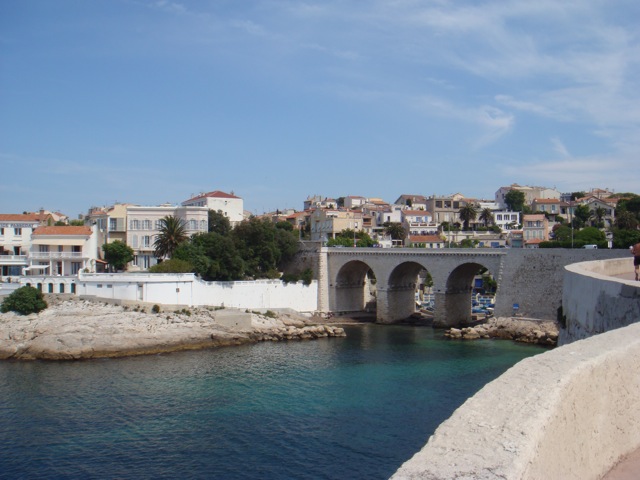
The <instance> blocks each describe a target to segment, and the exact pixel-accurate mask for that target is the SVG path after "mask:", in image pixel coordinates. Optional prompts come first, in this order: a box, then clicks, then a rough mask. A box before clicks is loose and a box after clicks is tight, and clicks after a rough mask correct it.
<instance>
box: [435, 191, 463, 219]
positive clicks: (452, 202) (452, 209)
mask: <svg viewBox="0 0 640 480" xmlns="http://www.w3.org/2000/svg"><path fill="white" fill-rule="evenodd" d="M466 204H467V201H466V200H465V197H464V195H462V194H460V193H456V194H454V195H450V196H437V195H432V196H430V197H428V198H427V200H426V208H425V210H427V211H429V212H430V213H431V217H432V218H433V221H434V222H436V223H437V224H438V225H439V224H441V223H442V222H448V223H455V222H459V221H460V214H459V212H460V209H461V208H462V207H464V206H465V205H466Z"/></svg>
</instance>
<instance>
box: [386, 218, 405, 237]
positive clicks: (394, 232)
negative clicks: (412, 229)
mask: <svg viewBox="0 0 640 480" xmlns="http://www.w3.org/2000/svg"><path fill="white" fill-rule="evenodd" d="M382 226H383V227H384V233H385V234H386V235H389V236H390V237H391V239H392V240H404V238H405V237H406V236H407V232H406V230H405V229H404V227H403V226H402V224H401V223H399V222H385V223H383V224H382Z"/></svg>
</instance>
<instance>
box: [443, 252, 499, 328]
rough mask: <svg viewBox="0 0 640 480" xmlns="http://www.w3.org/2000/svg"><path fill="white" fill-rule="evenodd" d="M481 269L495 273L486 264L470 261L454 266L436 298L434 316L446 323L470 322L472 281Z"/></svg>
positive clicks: (461, 323)
mask: <svg viewBox="0 0 640 480" xmlns="http://www.w3.org/2000/svg"><path fill="white" fill-rule="evenodd" d="M482 270H487V271H488V272H489V274H491V275H493V276H495V274H496V273H495V272H491V271H490V270H489V269H488V268H487V266H486V265H483V264H481V263H478V262H475V261H471V262H465V263H462V264H460V265H458V266H456V267H455V268H454V269H453V270H452V271H451V273H450V274H449V276H448V277H447V280H446V284H445V289H444V292H443V294H441V295H439V296H437V298H436V312H437V313H436V316H438V318H442V319H445V324H446V325H465V324H469V323H471V321H472V311H471V306H472V298H471V297H472V293H473V282H474V278H475V277H476V275H478V274H479V272H481V271H482Z"/></svg>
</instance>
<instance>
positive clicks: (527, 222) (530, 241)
mask: <svg viewBox="0 0 640 480" xmlns="http://www.w3.org/2000/svg"><path fill="white" fill-rule="evenodd" d="M522 236H523V240H524V244H525V247H527V248H537V246H538V244H539V243H540V242H544V241H548V240H549V220H547V217H545V216H544V215H543V214H531V215H524V216H523V218H522Z"/></svg>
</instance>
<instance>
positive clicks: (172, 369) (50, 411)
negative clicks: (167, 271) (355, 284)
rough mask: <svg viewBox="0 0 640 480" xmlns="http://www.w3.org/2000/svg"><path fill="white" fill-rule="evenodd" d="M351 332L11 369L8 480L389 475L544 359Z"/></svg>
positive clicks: (374, 330) (490, 347) (427, 338)
mask: <svg viewBox="0 0 640 480" xmlns="http://www.w3.org/2000/svg"><path fill="white" fill-rule="evenodd" d="M345 330H346V332H347V336H346V337H345V338H325V339H320V340H313V341H290V342H268V343H257V344H252V345H244V346H235V347H225V348H218V349H210V350H200V351H188V352H178V353H171V354H163V355H153V356H139V357H128V358H118V359H101V360H85V361H71V362H44V361H33V362H17V361H4V362H0V478H2V479H5V478H6V479H83V480H84V479H174V478H180V479H184V478H187V479H189V478H193V479H225V480H227V479H386V478H389V477H390V476H391V475H392V474H393V473H394V472H395V471H396V470H397V469H398V468H399V467H400V465H401V464H402V463H403V462H405V461H406V460H408V459H409V458H410V457H411V456H412V455H413V454H414V453H416V452H417V451H418V450H420V449H421V448H422V447H423V446H424V444H425V443H426V442H427V439H428V438H429V436H430V435H431V434H432V433H433V432H434V431H435V429H436V428H437V426H438V425H439V424H440V423H441V422H443V421H444V420H446V419H447V418H448V417H449V416H450V415H451V414H452V413H453V411H454V410H455V409H456V408H458V407H459V406H460V405H461V404H462V403H463V402H464V401H465V400H466V399H467V398H468V397H470V396H472V395H473V394H474V393H475V392H477V391H478V390H479V389H480V388H482V387H483V386H484V385H485V384H487V383H488V382H490V381H491V380H493V379H495V378H496V377H498V376H499V375H500V374H502V373H503V372H504V371H506V370H507V369H508V368H510V367H511V366H513V365H514V364H515V363H517V362H518V361H520V360H522V359H524V358H526V357H530V356H532V355H537V354H540V353H542V352H544V351H545V349H544V348H542V347H538V346H532V345H523V344H516V343H513V342H510V341H506V340H475V341H451V340H446V339H444V338H443V335H442V332H441V331H439V330H434V329H432V328H430V327H422V326H398V325H393V326H389V325H375V324H367V325H356V326H348V327H346V328H345ZM514 394H517V392H514ZM496 408H499V406H496Z"/></svg>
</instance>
